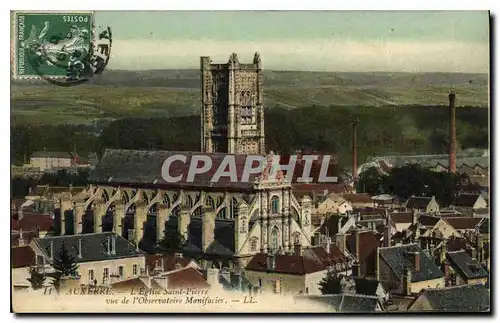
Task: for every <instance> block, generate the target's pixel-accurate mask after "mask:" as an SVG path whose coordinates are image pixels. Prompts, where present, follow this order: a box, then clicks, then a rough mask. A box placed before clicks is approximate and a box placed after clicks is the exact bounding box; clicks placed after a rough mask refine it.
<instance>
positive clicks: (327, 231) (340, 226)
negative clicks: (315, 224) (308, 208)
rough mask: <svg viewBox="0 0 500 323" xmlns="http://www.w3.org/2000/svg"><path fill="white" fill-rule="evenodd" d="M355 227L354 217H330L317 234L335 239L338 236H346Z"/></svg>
mask: <svg viewBox="0 0 500 323" xmlns="http://www.w3.org/2000/svg"><path fill="white" fill-rule="evenodd" d="M354 227H356V216H354V215H350V216H346V215H328V216H327V217H326V219H325V220H324V222H323V223H322V224H321V226H320V227H319V229H318V230H317V232H319V233H321V234H322V235H328V236H332V237H333V236H334V235H336V234H345V233H347V232H348V231H349V230H350V229H352V228H354Z"/></svg>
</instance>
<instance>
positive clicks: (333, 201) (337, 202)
mask: <svg viewBox="0 0 500 323" xmlns="http://www.w3.org/2000/svg"><path fill="white" fill-rule="evenodd" d="M352 210H353V208H352V205H351V203H349V202H348V201H347V200H346V199H345V198H344V197H342V196H340V195H338V194H335V193H330V194H328V195H327V196H325V198H324V199H322V200H320V201H319V202H318V203H317V205H316V208H315V210H314V212H315V213H316V214H327V213H330V214H346V213H347V212H352Z"/></svg>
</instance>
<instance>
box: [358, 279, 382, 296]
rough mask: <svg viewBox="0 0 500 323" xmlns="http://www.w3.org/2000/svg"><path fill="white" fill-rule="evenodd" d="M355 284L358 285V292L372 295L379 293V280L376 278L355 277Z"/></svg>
mask: <svg viewBox="0 0 500 323" xmlns="http://www.w3.org/2000/svg"><path fill="white" fill-rule="evenodd" d="M354 284H355V286H356V294H359V295H370V296H376V295H377V288H378V285H379V282H378V280H376V279H367V278H355V279H354Z"/></svg>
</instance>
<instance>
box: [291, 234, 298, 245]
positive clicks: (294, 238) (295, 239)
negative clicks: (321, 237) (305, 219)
mask: <svg viewBox="0 0 500 323" xmlns="http://www.w3.org/2000/svg"><path fill="white" fill-rule="evenodd" d="M292 241H293V244H294V245H298V244H300V233H298V232H295V233H293V234H292Z"/></svg>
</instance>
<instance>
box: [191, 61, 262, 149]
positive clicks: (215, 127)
mask: <svg viewBox="0 0 500 323" xmlns="http://www.w3.org/2000/svg"><path fill="white" fill-rule="evenodd" d="M200 61H201V92H202V95H201V98H202V99H201V129H202V131H201V151H202V152H207V153H216V152H220V153H229V154H253V155H265V136H264V106H263V94H264V93H263V88H262V83H263V76H262V63H261V59H260V55H259V54H258V53H255V56H254V59H253V63H252V64H241V63H240V62H239V61H238V56H237V55H236V54H235V53H233V54H231V56H230V57H229V62H228V63H227V64H212V61H211V60H210V57H206V56H205V57H201V59H200Z"/></svg>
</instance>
